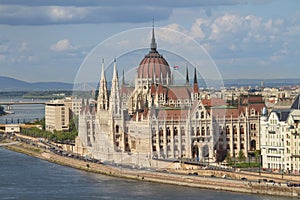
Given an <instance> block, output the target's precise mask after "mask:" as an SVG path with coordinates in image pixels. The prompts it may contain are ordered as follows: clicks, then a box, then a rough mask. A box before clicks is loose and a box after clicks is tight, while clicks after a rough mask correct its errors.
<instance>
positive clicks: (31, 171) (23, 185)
mask: <svg viewBox="0 0 300 200" xmlns="http://www.w3.org/2000/svg"><path fill="white" fill-rule="evenodd" d="M0 199H1V200H2V199H25V200H27V199H30V200H35V199H37V200H40V199H71V200H76V199H113V200H115V199H116V200H127V199H128V200H129V199H137V200H138V199H142V200H149V199H166V200H167V199H170V200H181V199H185V200H188V199H197V200H198V199H199V200H227V199H229V200H287V199H291V198H284V197H272V196H262V195H249V194H239V193H231V192H220V191H213V190H204V189H199V188H189V187H182V186H174V185H167V184H159V183H151V182H142V181H135V180H127V179H121V178H114V177H110V176H105V175H100V174H94V173H89V172H85V171H80V170H77V169H73V168H70V167H65V166H60V165H57V164H54V163H50V162H47V161H44V160H40V159H38V158H35V157H30V156H27V155H24V154H20V153H16V152H12V151H9V150H6V149H4V148H1V147H0Z"/></svg>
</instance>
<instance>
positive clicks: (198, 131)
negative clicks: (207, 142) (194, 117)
mask: <svg viewBox="0 0 300 200" xmlns="http://www.w3.org/2000/svg"><path fill="white" fill-rule="evenodd" d="M196 135H197V136H199V135H200V130H199V127H197V133H196Z"/></svg>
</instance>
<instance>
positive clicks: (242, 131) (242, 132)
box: [240, 125, 245, 134]
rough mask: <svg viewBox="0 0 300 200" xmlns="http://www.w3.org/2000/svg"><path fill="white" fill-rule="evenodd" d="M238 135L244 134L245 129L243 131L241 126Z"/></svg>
mask: <svg viewBox="0 0 300 200" xmlns="http://www.w3.org/2000/svg"><path fill="white" fill-rule="evenodd" d="M240 133H241V134H244V133H245V129H244V126H243V125H241V126H240Z"/></svg>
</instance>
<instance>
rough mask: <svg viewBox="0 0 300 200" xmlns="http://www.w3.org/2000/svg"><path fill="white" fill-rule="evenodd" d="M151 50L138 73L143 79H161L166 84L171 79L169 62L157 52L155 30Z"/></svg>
mask: <svg viewBox="0 0 300 200" xmlns="http://www.w3.org/2000/svg"><path fill="white" fill-rule="evenodd" d="M150 47H151V50H150V51H149V53H148V54H147V55H145V57H144V58H143V60H142V61H141V62H140V64H139V67H138V70H137V73H138V78H141V79H153V78H155V79H160V78H162V81H163V82H165V80H167V78H170V77H171V70H170V67H169V64H168V62H167V61H166V60H165V59H164V57H163V56H162V55H161V54H159V53H158V51H157V50H156V48H157V45H156V42H155V37H154V28H153V30H152V41H151V45H150Z"/></svg>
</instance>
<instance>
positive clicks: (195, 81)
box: [194, 67, 198, 94]
mask: <svg viewBox="0 0 300 200" xmlns="http://www.w3.org/2000/svg"><path fill="white" fill-rule="evenodd" d="M194 93H195V94H197V93H198V81H197V71H196V67H195V74H194Z"/></svg>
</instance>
